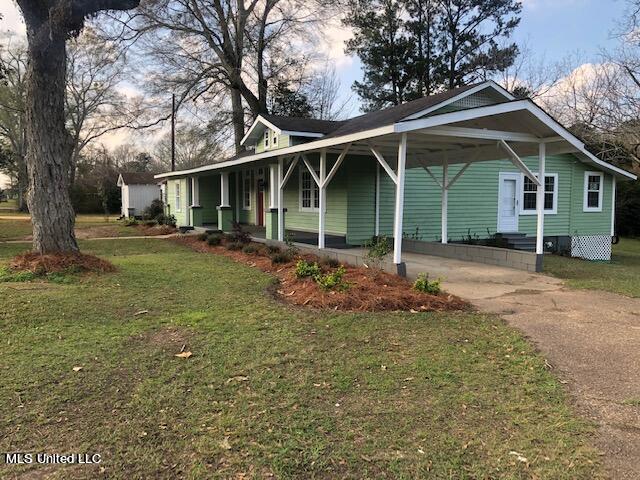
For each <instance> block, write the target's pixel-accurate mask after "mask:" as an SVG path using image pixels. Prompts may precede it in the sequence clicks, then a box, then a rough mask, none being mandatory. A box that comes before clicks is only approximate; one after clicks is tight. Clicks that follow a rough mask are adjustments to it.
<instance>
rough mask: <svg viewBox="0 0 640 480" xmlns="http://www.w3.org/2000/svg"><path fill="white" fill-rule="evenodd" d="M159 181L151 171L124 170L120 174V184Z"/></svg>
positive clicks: (144, 183)
mask: <svg viewBox="0 0 640 480" xmlns="http://www.w3.org/2000/svg"><path fill="white" fill-rule="evenodd" d="M156 183H158V182H157V181H156V180H155V178H153V173H150V172H123V173H121V174H120V175H119V176H118V186H120V185H123V184H124V185H155V184H156Z"/></svg>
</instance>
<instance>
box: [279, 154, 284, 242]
mask: <svg viewBox="0 0 640 480" xmlns="http://www.w3.org/2000/svg"><path fill="white" fill-rule="evenodd" d="M283 178H284V158H282V157H279V158H278V182H277V188H278V240H279V241H281V242H284V198H283V191H282V187H283V185H282V180H283Z"/></svg>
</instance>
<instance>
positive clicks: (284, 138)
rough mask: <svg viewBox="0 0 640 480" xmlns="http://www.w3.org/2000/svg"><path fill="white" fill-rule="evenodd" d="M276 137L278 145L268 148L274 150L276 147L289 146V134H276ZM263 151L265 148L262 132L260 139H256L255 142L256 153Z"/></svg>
mask: <svg viewBox="0 0 640 480" xmlns="http://www.w3.org/2000/svg"><path fill="white" fill-rule="evenodd" d="M276 138H277V141H278V145H277V146H276V147H271V148H269V150H275V149H277V148H285V147H288V146H289V135H277V137H276ZM264 151H265V148H264V134H263V135H262V137H260V140H258V143H256V153H261V152H264Z"/></svg>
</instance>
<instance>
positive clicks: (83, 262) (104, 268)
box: [9, 252, 116, 275]
mask: <svg viewBox="0 0 640 480" xmlns="http://www.w3.org/2000/svg"><path fill="white" fill-rule="evenodd" d="M9 270H11V271H12V272H31V273H34V274H36V275H46V274H49V273H70V272H72V273H108V272H114V271H115V270H116V267H115V266H113V264H111V263H110V262H108V261H106V260H103V259H101V258H99V257H96V256H95V255H88V254H86V253H48V254H40V253H37V252H27V253H22V254H20V255H17V256H15V257H13V259H12V260H11V262H10V263H9Z"/></svg>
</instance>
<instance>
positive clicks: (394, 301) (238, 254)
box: [173, 236, 470, 312]
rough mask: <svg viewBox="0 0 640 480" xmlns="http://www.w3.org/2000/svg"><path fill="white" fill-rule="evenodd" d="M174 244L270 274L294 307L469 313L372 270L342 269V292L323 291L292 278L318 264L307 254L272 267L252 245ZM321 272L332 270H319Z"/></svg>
mask: <svg viewBox="0 0 640 480" xmlns="http://www.w3.org/2000/svg"><path fill="white" fill-rule="evenodd" d="M173 240H174V241H176V242H178V243H180V244H183V245H186V246H188V247H190V248H192V249H194V250H196V251H198V252H203V253H215V254H217V255H224V256H226V257H230V258H232V259H234V260H235V261H237V262H239V263H244V264H246V265H249V266H251V267H256V268H259V269H260V270H262V271H264V272H268V273H271V274H272V275H274V276H275V277H276V278H277V279H278V280H279V285H278V287H277V288H276V289H275V293H276V296H277V297H278V298H279V299H281V300H283V301H286V302H287V303H291V304H294V305H299V306H305V307H311V308H322V309H331V310H340V311H360V312H373V311H414V312H433V311H436V312H442V311H460V310H469V309H470V305H469V304H468V303H467V302H465V301H464V300H461V299H460V298H458V297H456V296H454V295H449V294H446V293H442V294H439V295H431V294H427V293H422V292H418V291H416V290H414V289H413V288H412V284H411V283H410V282H408V281H407V280H406V279H404V278H401V277H398V276H397V275H392V274H390V273H386V272H381V271H378V270H374V269H367V268H363V267H354V266H352V265H344V267H345V274H344V277H343V278H344V281H345V282H346V283H347V284H348V285H349V288H347V289H346V290H344V291H338V290H325V289H323V288H322V287H320V286H319V285H318V284H317V283H316V282H315V281H314V280H313V279H310V278H298V277H297V276H296V274H295V269H296V263H297V261H298V260H301V259H302V260H306V261H308V262H319V263H321V262H320V260H319V259H318V257H316V256H315V255H310V254H297V255H295V256H294V257H293V258H292V260H291V261H288V262H286V263H279V264H277V263H273V262H272V260H271V258H270V257H269V256H268V253H267V251H266V248H265V246H264V245H261V244H257V243H255V244H254V243H252V244H251V245H252V246H254V247H255V250H256V251H255V253H244V252H242V251H238V250H234V251H232V250H228V249H227V248H226V247H224V246H210V245H208V244H207V243H206V242H204V241H201V240H198V238H196V237H193V236H178V237H175V238H174V239H173ZM322 268H323V272H324V273H327V272H329V271H331V270H332V268H331V267H327V266H323V267H322Z"/></svg>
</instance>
